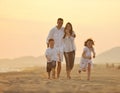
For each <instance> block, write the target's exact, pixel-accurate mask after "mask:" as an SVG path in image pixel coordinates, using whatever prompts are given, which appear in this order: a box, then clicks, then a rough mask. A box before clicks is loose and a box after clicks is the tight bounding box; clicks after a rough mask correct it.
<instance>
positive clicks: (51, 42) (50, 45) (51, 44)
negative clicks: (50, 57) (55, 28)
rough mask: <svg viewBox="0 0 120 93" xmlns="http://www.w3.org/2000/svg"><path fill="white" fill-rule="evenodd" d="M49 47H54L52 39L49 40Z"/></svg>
mask: <svg viewBox="0 0 120 93" xmlns="http://www.w3.org/2000/svg"><path fill="white" fill-rule="evenodd" d="M49 47H50V48H53V47H54V39H49Z"/></svg>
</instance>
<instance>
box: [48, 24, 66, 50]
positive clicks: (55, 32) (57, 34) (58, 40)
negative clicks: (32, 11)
mask: <svg viewBox="0 0 120 93" xmlns="http://www.w3.org/2000/svg"><path fill="white" fill-rule="evenodd" d="M63 36H64V28H63V27H62V28H61V29H58V28H57V27H56V26H55V27H54V28H52V29H51V30H50V32H49V34H48V37H47V43H48V40H49V39H51V38H52V39H54V41H55V45H54V47H55V48H57V49H58V50H59V51H60V52H63V40H62V39H63Z"/></svg>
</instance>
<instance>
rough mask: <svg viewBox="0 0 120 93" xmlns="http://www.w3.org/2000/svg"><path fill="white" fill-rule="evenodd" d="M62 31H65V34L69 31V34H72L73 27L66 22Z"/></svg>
mask: <svg viewBox="0 0 120 93" xmlns="http://www.w3.org/2000/svg"><path fill="white" fill-rule="evenodd" d="M64 33H65V35H66V34H68V33H69V34H70V35H72V33H73V27H72V24H71V23H70V22H68V23H67V24H66V26H65V29H64ZM65 35H64V37H63V38H65Z"/></svg>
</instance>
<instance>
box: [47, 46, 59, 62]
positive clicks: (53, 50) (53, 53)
mask: <svg viewBox="0 0 120 93" xmlns="http://www.w3.org/2000/svg"><path fill="white" fill-rule="evenodd" d="M45 55H46V56H48V57H49V58H50V61H48V62H51V61H57V59H58V53H57V49H56V48H50V47H49V48H47V49H46V52H45Z"/></svg>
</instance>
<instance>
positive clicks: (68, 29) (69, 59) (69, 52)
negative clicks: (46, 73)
mask: <svg viewBox="0 0 120 93" xmlns="http://www.w3.org/2000/svg"><path fill="white" fill-rule="evenodd" d="M74 38H75V33H74V32H73V29H72V24H71V23H69V22H68V23H67V24H66V26H65V29H64V36H63V43H64V44H63V45H64V56H65V61H66V72H67V78H68V79H70V78H71V76H70V72H71V70H72V68H73V66H74V59H75V44H74Z"/></svg>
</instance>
